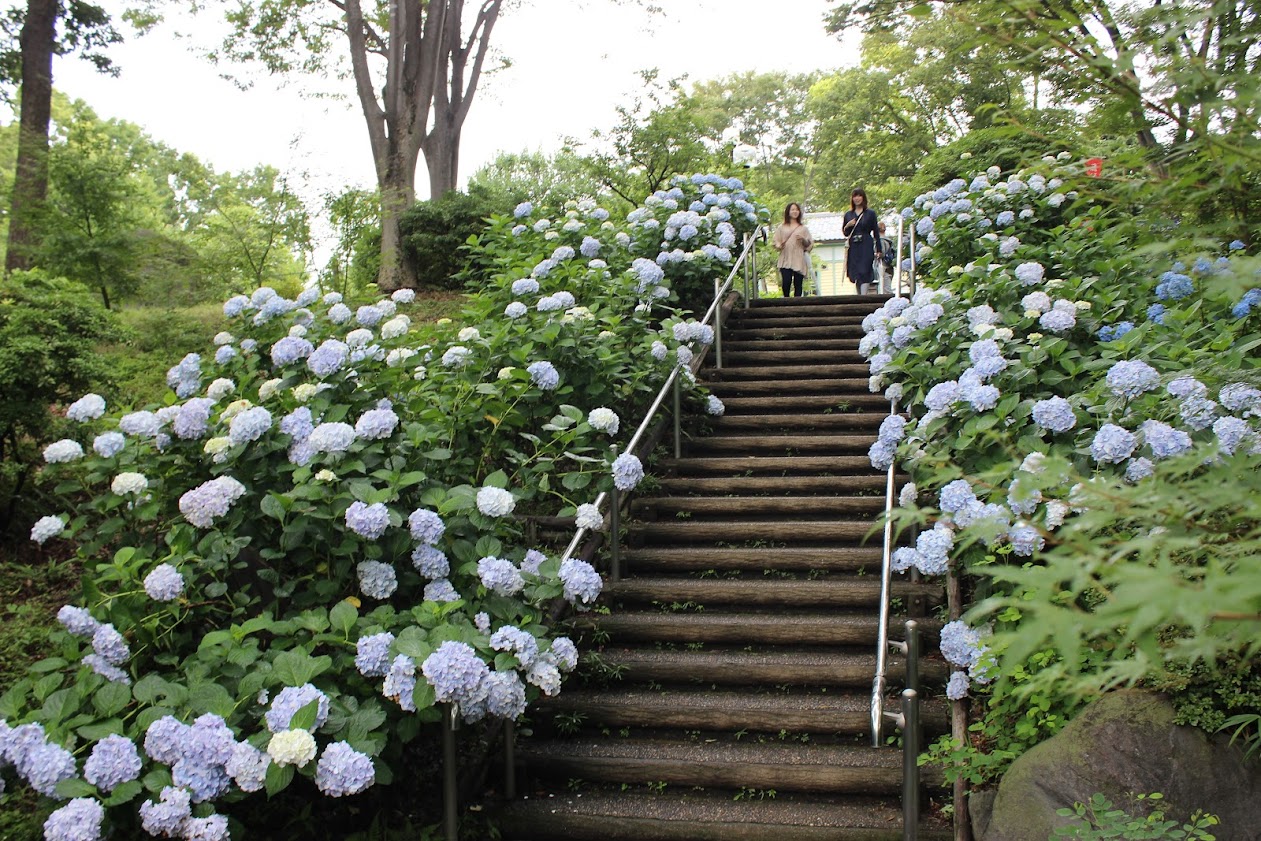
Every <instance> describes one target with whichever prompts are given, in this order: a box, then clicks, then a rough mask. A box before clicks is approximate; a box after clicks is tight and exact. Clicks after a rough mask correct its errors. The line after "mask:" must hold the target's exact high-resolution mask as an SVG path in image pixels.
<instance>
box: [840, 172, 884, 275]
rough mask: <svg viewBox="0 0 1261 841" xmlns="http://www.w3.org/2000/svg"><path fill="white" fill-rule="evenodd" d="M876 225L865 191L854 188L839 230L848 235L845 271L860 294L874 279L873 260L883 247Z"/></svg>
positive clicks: (877, 222) (874, 268)
mask: <svg viewBox="0 0 1261 841" xmlns="http://www.w3.org/2000/svg"><path fill="white" fill-rule="evenodd" d="M878 224H879V220H878V219H877V218H876V212H875V211H874V210H872V209H871V208H869V207H867V192H866V191H865V190H861V189H855V190H854V192H853V193H852V194H850V197H849V210H847V211H845V217H844V218H843V219H842V220H841V231H842V233H844V234H845V236H846V237H848V238H849V257H848V259H847V260H846V263H845V273H846V274H847V275H848V276H849V279H850V281H852V282H853V284H854V285H855V286H857V287H858V294H859V295H866V294H867V293H868V292H869V291H870V290H869V289H868V287H870V286H872V285H873V284H874V283H875V282H876V266H875V260H876V257H878V256H880V254H881V250H882V249H881V246H880V237H879V235H878V234H877V233H876V226H877V225H878Z"/></svg>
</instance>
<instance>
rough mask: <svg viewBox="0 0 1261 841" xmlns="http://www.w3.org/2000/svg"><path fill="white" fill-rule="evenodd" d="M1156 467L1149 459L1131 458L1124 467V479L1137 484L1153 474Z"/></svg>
mask: <svg viewBox="0 0 1261 841" xmlns="http://www.w3.org/2000/svg"><path fill="white" fill-rule="evenodd" d="M1155 469H1156V465H1154V464H1153V463H1152V460H1151V459H1149V458H1132V459H1130V462H1129V464H1127V465H1126V466H1125V479H1126V481H1128V482H1134V483H1137V482H1139V481H1141V480H1143V479H1146V478H1147V477H1148V476H1150V475H1152V473H1153V472H1155Z"/></svg>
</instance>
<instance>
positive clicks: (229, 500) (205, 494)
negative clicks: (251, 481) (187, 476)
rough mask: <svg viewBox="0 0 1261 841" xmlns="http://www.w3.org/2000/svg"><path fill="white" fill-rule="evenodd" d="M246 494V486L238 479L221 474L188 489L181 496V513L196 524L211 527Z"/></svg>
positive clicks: (201, 526)
mask: <svg viewBox="0 0 1261 841" xmlns="http://www.w3.org/2000/svg"><path fill="white" fill-rule="evenodd" d="M244 494H245V486H244V485H242V484H241V483H240V482H238V481H237V480H236V479H233V478H232V477H231V476H219V477H217V478H215V479H211V480H209V481H207V482H203V483H202V484H200V485H198V486H197V487H195V488H193V489H192V490H190V491H186V492H185V493H184V495H183V496H181V497H180V501H179V509H180V513H181V514H183V515H184V519H185V520H188V522H190V523H192V524H193V525H194V526H197V527H198V528H203V529H206V528H210V527H211V526H212V525H214V521H215V520H217V519H218V518H220V517H222V516H223V515H225V514H227V513H228V510H229V509H231V507H232V504H233V503H234V502H236V501H237V500H238V499H240V498H241V497H242V496H243V495H244Z"/></svg>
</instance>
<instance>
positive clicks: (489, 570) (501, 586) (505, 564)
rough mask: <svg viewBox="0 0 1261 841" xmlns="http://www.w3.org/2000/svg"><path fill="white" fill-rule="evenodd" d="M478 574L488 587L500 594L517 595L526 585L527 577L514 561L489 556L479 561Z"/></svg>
mask: <svg viewBox="0 0 1261 841" xmlns="http://www.w3.org/2000/svg"><path fill="white" fill-rule="evenodd" d="M477 576H478V578H479V579H480V580H481V582H482V585H483V586H484V587H486V589H488V590H490V591H491V592H493V593H495V594H496V595H500V596H515V595H516V594H517V593H520V592H521V590H522V589H523V588H524V587H525V579H523V578H522V577H521V572H520V570H518V569H517V568H516V566H514V565H513V563H512V561H507V560H504V559H503V558H496V557H493V556H488V557H485V558H482V559H481V560H479V561H478V562H477Z"/></svg>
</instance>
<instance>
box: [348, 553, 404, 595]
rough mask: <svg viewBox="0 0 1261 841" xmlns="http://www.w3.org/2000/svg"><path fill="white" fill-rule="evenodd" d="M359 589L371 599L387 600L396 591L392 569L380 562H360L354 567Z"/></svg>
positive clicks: (395, 578)
mask: <svg viewBox="0 0 1261 841" xmlns="http://www.w3.org/2000/svg"><path fill="white" fill-rule="evenodd" d="M355 573H356V575H358V577H359V589H360V590H361V591H362V592H363V594H364V595H365V596H367V597H368V598H371V599H388V598H389V597H390V596H392V595H394V591H395V590H397V589H398V576H397V574H396V573H395V572H394V567H392V566H390V565H389V564H384V563H381V562H380V561H360V562H359V565H358V566H357V567H355Z"/></svg>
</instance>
